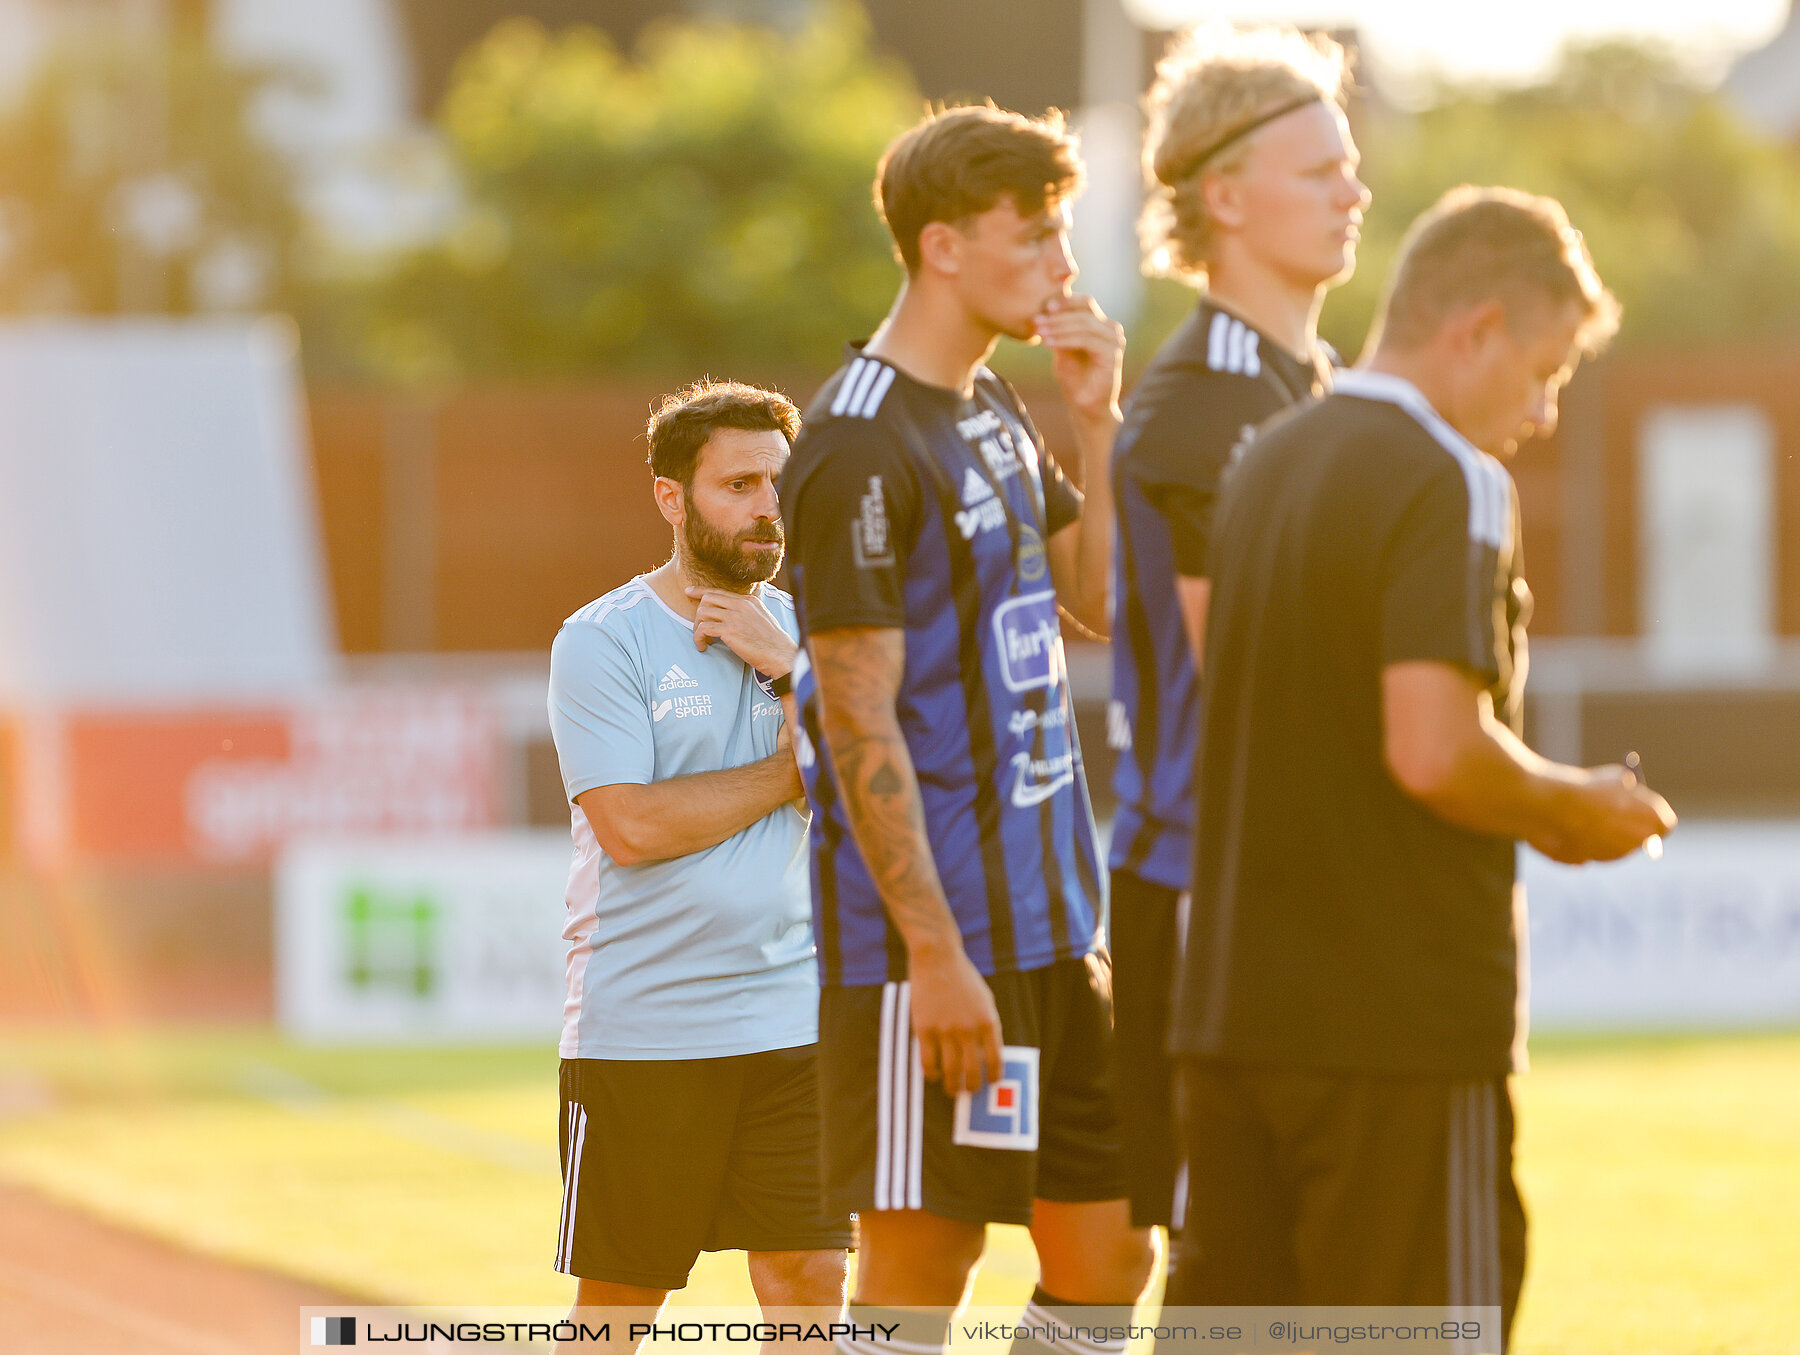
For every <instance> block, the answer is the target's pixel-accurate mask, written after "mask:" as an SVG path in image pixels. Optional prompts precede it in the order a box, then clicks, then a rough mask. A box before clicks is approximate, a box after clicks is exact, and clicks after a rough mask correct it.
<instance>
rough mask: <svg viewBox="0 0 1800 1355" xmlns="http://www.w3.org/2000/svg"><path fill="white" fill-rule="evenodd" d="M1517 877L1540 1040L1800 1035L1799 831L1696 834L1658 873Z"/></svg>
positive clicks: (1672, 850) (1531, 858) (1629, 870)
mask: <svg viewBox="0 0 1800 1355" xmlns="http://www.w3.org/2000/svg"><path fill="white" fill-rule="evenodd" d="M1519 866H1520V878H1521V879H1522V880H1524V882H1525V886H1526V894H1527V898H1528V900H1529V905H1530V909H1531V1023H1532V1029H1533V1030H1540V1031H1549V1030H1581V1029H1592V1030H1629V1029H1637V1030H1680V1029H1695V1028H1704V1027H1718V1026H1779V1025H1793V1024H1796V1023H1800V824H1797V823H1789V822H1779V823H1767V824H1763V823H1744V822H1733V823H1699V824H1690V825H1686V826H1683V827H1681V828H1679V829H1677V830H1676V831H1675V832H1674V833H1673V834H1671V835H1670V837H1669V839H1668V842H1667V844H1666V848H1665V850H1664V853H1663V858H1662V859H1661V860H1660V861H1652V860H1650V859H1649V858H1648V857H1646V856H1645V855H1644V854H1643V853H1641V852H1637V853H1634V854H1633V855H1631V856H1630V857H1627V858H1626V859H1625V860H1623V861H1619V862H1614V863H1611V864H1608V865H1594V866H1560V865H1557V864H1556V863H1555V862H1552V861H1549V860H1547V859H1545V858H1544V857H1542V856H1539V855H1538V854H1537V853H1536V852H1532V851H1521V852H1520V862H1519Z"/></svg>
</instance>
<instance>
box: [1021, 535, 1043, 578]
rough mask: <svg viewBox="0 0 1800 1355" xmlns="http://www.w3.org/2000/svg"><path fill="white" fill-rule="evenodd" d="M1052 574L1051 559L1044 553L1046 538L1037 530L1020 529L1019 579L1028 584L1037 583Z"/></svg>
mask: <svg viewBox="0 0 1800 1355" xmlns="http://www.w3.org/2000/svg"><path fill="white" fill-rule="evenodd" d="M1049 572H1050V557H1049V556H1048V555H1046V554H1045V553H1044V538H1043V537H1041V536H1039V535H1038V534H1037V528H1035V527H1030V526H1021V527H1020V528H1019V577H1020V578H1021V579H1023V580H1025V582H1026V583H1036V582H1037V581H1038V580H1039V579H1041V578H1043V577H1044V575H1045V574H1047V573H1049Z"/></svg>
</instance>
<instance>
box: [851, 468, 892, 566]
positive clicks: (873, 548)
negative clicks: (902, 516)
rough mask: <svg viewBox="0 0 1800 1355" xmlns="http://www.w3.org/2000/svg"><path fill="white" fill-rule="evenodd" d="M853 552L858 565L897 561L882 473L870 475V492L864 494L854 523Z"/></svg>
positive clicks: (852, 532)
mask: <svg viewBox="0 0 1800 1355" xmlns="http://www.w3.org/2000/svg"><path fill="white" fill-rule="evenodd" d="M850 554H851V558H852V559H854V560H855V561H856V567H857V568H858V569H882V568H886V567H888V566H890V565H892V564H893V563H894V543H893V539H892V537H891V536H890V534H889V532H888V516H887V495H886V494H885V493H884V492H883V490H882V488H881V477H880V476H879V475H871V476H870V477H869V492H868V493H866V494H864V495H863V496H862V502H861V503H860V504H859V505H858V509H857V514H856V518H855V519H854V520H853V521H852V522H851V524H850Z"/></svg>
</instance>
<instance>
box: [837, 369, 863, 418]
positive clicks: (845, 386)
mask: <svg viewBox="0 0 1800 1355" xmlns="http://www.w3.org/2000/svg"><path fill="white" fill-rule="evenodd" d="M868 366H869V360H868V359H867V358H855V359H853V360H852V361H851V363H850V368H849V370H848V371H846V372H845V373H844V379H843V381H841V382H840V383H839V384H838V390H837V395H836V397H835V398H833V400H832V402H831V412H832V413H833V414H842V413H843V412H844V411H845V410H846V409H848V408H850V397H851V395H852V394H853V393H854V392H855V390H856V384H857V382H859V381H860V380H862V374H863V372H864V371H866V370H867V369H868Z"/></svg>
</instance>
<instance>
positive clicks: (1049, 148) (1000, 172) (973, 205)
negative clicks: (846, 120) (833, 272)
mask: <svg viewBox="0 0 1800 1355" xmlns="http://www.w3.org/2000/svg"><path fill="white" fill-rule="evenodd" d="M1081 181H1082V169H1081V157H1080V155H1079V154H1078V153H1077V143H1076V140H1075V137H1074V136H1073V135H1072V134H1071V133H1070V132H1068V131H1067V130H1066V129H1065V128H1064V126H1063V115H1062V114H1061V113H1060V112H1058V111H1057V110H1056V109H1051V110H1050V111H1049V112H1047V113H1045V114H1044V116H1043V117H1041V118H1028V117H1026V116H1025V115H1024V114H1023V113H1013V112H1009V111H1008V110H1006V109H1004V108H996V107H995V106H994V105H993V104H991V103H985V104H969V105H966V106H962V107H957V108H945V109H941V110H939V111H938V112H935V113H927V114H926V115H925V119H924V121H922V122H920V123H919V124H918V125H917V126H914V127H911V128H908V129H907V130H906V131H904V132H902V133H901V134H900V135H899V136H898V137H896V138H895V139H894V142H893V144H892V145H890V146H889V147H888V148H887V150H886V151H885V152H883V154H882V157H881V163H880V165H878V166H877V167H876V171H875V206H876V209H877V210H878V211H880V213H881V216H882V219H883V220H884V221H886V222H887V228H888V231H889V233H890V234H891V235H892V236H893V237H894V247H895V249H897V250H898V251H899V253H900V262H901V263H903V264H905V265H906V271H907V272H908V273H915V272H917V271H918V268H919V232H920V231H922V230H924V229H925V227H926V226H928V225H929V224H930V223H932V222H933V221H948V222H953V223H954V222H962V221H966V220H968V219H969V218H970V217H973V216H979V215H980V214H981V213H982V212H985V211H987V210H988V209H989V208H991V207H993V206H995V205H996V204H998V203H999V201H1000V199H1001V198H1003V197H1010V198H1011V199H1012V200H1013V206H1014V207H1016V208H1017V209H1018V211H1019V213H1020V215H1022V216H1034V215H1036V214H1037V213H1038V212H1041V211H1043V209H1044V207H1045V206H1046V205H1047V204H1049V203H1053V202H1061V201H1063V200H1064V199H1065V198H1069V197H1072V196H1074V194H1075V193H1076V192H1078V191H1079V190H1080V188H1081Z"/></svg>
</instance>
